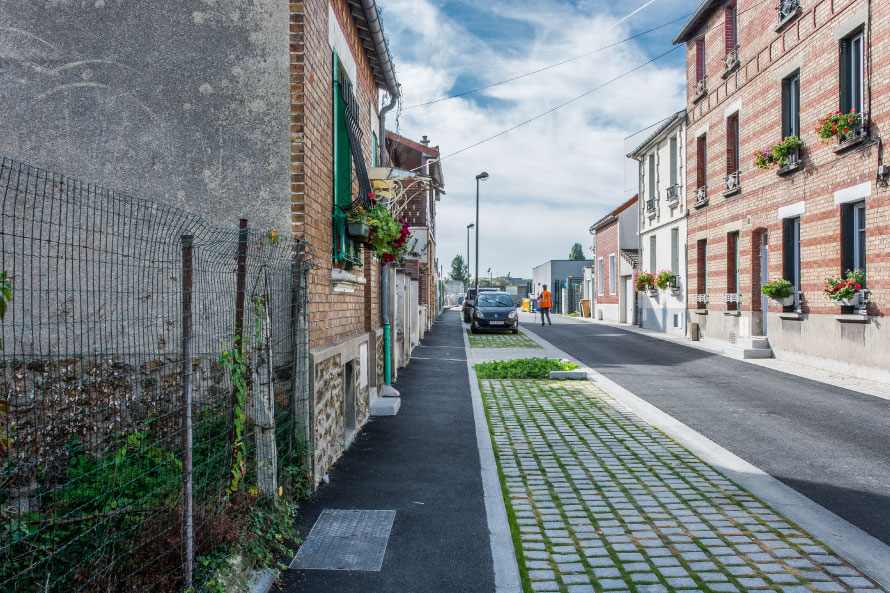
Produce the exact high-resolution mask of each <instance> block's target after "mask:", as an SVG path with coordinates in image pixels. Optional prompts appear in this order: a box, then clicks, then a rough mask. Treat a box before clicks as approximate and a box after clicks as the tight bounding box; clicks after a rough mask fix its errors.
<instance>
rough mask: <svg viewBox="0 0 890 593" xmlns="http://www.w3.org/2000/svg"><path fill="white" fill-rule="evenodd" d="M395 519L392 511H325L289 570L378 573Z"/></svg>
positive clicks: (394, 513)
mask: <svg viewBox="0 0 890 593" xmlns="http://www.w3.org/2000/svg"><path fill="white" fill-rule="evenodd" d="M395 517H396V512H395V511H345V510H333V509H325V510H324V511H323V512H322V513H321V516H320V517H319V518H318V521H316V522H315V525H313V526H312V531H310V532H309V537H307V538H306V542H305V543H304V544H303V546H302V547H301V548H300V551H299V552H298V553H297V556H296V558H294V561H293V562H291V565H290V567H291V568H296V569H300V570H371V571H379V570H380V567H381V566H383V556H384V554H386V544H387V542H389V533H390V531H392V522H393V520H394V519H395Z"/></svg>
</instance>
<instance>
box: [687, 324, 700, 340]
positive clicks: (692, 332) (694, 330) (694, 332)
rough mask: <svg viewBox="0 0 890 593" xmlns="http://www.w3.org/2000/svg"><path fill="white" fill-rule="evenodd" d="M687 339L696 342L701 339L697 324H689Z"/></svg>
mask: <svg viewBox="0 0 890 593" xmlns="http://www.w3.org/2000/svg"><path fill="white" fill-rule="evenodd" d="M688 337H689V339H690V340H692V341H693V342H698V341H699V340H700V339H701V331H700V328H699V326H698V324H697V323H690V324H689V336H688Z"/></svg>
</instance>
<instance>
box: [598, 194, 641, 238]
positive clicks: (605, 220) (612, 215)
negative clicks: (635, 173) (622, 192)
mask: <svg viewBox="0 0 890 593" xmlns="http://www.w3.org/2000/svg"><path fill="white" fill-rule="evenodd" d="M638 197H639V196H637V195H635V196H634V197H632V198H631V199H629V200H628V201H626V202H624V203H623V204H621V205H620V206H618V207H617V208H615V209H614V210H612V211H611V212H609V213H608V214H606V215H605V216H603V217H602V218H600V219H599V220H598V221H596V222H595V223H593V224H592V225H590V229H589V230H590V233H591V234H593V233H594V232H595V231H597V230H599V229H601V228H603V227H604V226H606V225H608V224H609V223H610V222H613V221H615V220H618V215H619V214H621V213H622V212H624V211H625V210H627V209H628V208H630V207H631V206H633V205H634V204H636V203H637V198H638Z"/></svg>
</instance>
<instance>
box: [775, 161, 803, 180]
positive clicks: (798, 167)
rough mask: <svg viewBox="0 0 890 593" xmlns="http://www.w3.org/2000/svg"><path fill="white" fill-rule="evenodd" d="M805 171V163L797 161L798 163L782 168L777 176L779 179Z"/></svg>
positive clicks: (777, 172)
mask: <svg viewBox="0 0 890 593" xmlns="http://www.w3.org/2000/svg"><path fill="white" fill-rule="evenodd" d="M801 169H803V161H797V162H796V163H791V164H789V165H785V166H784V167H781V168H780V169H779V170H778V171H776V175H778V176H779V177H784V176H785V175H791V174H792V173H795V172H796V171H800V170H801Z"/></svg>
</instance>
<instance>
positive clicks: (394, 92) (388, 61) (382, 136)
mask: <svg viewBox="0 0 890 593" xmlns="http://www.w3.org/2000/svg"><path fill="white" fill-rule="evenodd" d="M362 9H363V10H364V12H365V20H366V21H367V22H368V31H369V32H370V33H371V39H372V40H373V42H374V49H375V51H376V52H377V56H378V57H379V59H380V68H381V70H383V78H384V79H385V80H386V87H387V89H386V90H387V91H388V92H389V97H390V99H389V103H388V104H387V105H385V106H384V107H383V108H382V109H381V110H380V115H379V119H380V132H379V139H378V144H379V150H380V166H381V167H386V166H387V165H388V162H387V161H388V159H387V158H386V157H387V152H386V114H387V113H389V112H390V111H391V110H392V109H393V108H394V107H395V106H396V104H397V103H398V101H399V96H400V94H401V90H400V85H399V83H398V81H397V80H396V73H395V69H394V68H393V64H392V57H391V56H390V53H389V47H388V46H387V45H386V39H385V38H384V36H383V28H382V27H381V26H380V12H379V11H378V10H377V3H376V2H375V0H362ZM388 278H389V274H388V270H387V269H386V265H385V264H383V265H381V267H380V290H381V299H380V306H381V309H382V315H381V322H382V324H383V381H384V383H385V384H386V385H387V386H389V385H391V384H392V337H391V323H390V318H389V281H388ZM384 391H387V392H389V393H386V394H385V395H391V394H392V391H395V390H394V389H393V388H392V387H390V388H389V389H386V388H384ZM394 395H398V392H396V393H395V394H394Z"/></svg>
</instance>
